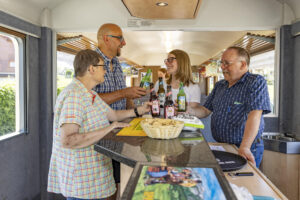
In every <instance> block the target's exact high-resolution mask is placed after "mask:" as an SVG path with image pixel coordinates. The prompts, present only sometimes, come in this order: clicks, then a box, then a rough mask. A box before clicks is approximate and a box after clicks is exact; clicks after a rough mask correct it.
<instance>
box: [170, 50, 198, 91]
mask: <svg viewBox="0 0 300 200" xmlns="http://www.w3.org/2000/svg"><path fill="white" fill-rule="evenodd" d="M169 54H173V55H174V56H175V58H176V61H177V66H178V68H177V72H176V74H175V79H176V80H180V82H183V85H184V86H189V84H190V83H193V84H194V81H193V76H192V67H191V61H190V57H189V55H188V54H187V53H186V52H185V51H182V50H179V49H175V50H173V51H171V52H169ZM172 78H173V75H170V78H169V79H168V80H167V84H171V83H172Z"/></svg>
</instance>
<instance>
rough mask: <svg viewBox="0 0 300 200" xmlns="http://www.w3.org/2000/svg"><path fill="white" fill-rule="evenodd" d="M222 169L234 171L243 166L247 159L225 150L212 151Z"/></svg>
mask: <svg viewBox="0 0 300 200" xmlns="http://www.w3.org/2000/svg"><path fill="white" fill-rule="evenodd" d="M212 152H213V154H214V156H215V157H216V160H217V161H218V163H219V165H220V167H221V168H222V170H223V171H234V170H238V169H241V168H243V167H244V166H245V165H246V164H247V160H246V159H245V158H243V157H242V156H240V155H237V154H234V153H230V152H226V151H216V150H213V151H212Z"/></svg>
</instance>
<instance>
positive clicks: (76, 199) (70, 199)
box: [67, 197, 106, 200]
mask: <svg viewBox="0 0 300 200" xmlns="http://www.w3.org/2000/svg"><path fill="white" fill-rule="evenodd" d="M105 199H106V198H103V199H80V198H76V197H67V200H105Z"/></svg>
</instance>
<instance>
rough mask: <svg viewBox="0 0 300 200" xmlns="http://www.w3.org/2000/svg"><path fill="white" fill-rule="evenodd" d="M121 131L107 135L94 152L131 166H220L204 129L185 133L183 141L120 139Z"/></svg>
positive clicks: (181, 138)
mask: <svg viewBox="0 0 300 200" xmlns="http://www.w3.org/2000/svg"><path fill="white" fill-rule="evenodd" d="M118 131H119V130H115V131H112V132H110V133H109V134H107V135H106V136H105V137H104V138H103V139H101V140H100V141H99V142H98V143H97V144H96V145H95V146H94V149H95V150H96V151H98V152H99V153H102V154H104V155H106V156H108V157H110V158H112V159H114V160H116V161H119V162H121V163H124V164H126V165H128V166H130V167H135V165H136V163H137V162H149V163H161V164H167V165H168V164H172V165H178V166H186V165H187V164H203V163H205V164H216V163H217V161H216V159H215V157H214V155H213V154H212V152H211V150H210V148H209V146H208V144H207V142H206V141H205V140H204V137H203V136H202V134H201V131H200V130H197V131H182V132H181V134H180V136H179V138H176V139H168V140H160V139H152V138H149V137H135V136H116V134H117V132H118Z"/></svg>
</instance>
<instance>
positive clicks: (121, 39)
mask: <svg viewBox="0 0 300 200" xmlns="http://www.w3.org/2000/svg"><path fill="white" fill-rule="evenodd" d="M107 36H108V37H113V38H118V39H119V40H120V42H121V43H122V42H123V41H124V37H123V36H122V35H121V36H117V35H107Z"/></svg>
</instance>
